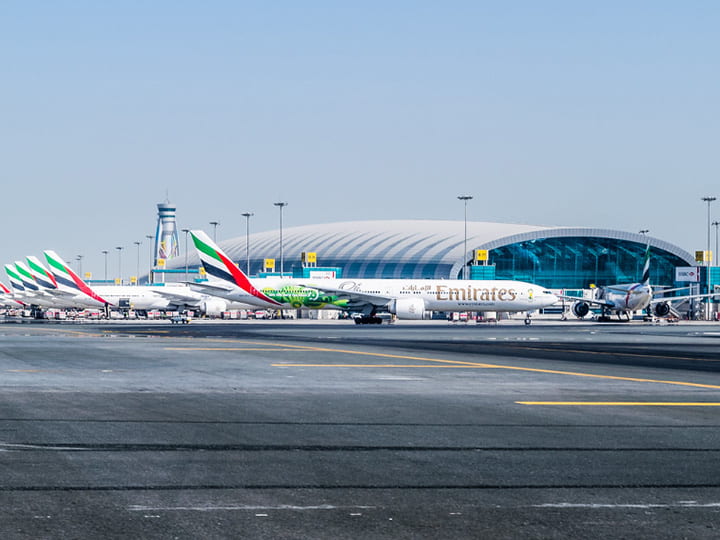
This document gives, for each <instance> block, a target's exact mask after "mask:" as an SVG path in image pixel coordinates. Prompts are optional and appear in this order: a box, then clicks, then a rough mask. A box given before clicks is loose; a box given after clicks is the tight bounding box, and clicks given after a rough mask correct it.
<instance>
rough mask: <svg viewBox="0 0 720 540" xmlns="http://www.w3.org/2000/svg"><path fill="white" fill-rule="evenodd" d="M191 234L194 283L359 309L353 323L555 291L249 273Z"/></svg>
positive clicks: (230, 294)
mask: <svg viewBox="0 0 720 540" xmlns="http://www.w3.org/2000/svg"><path fill="white" fill-rule="evenodd" d="M190 234H191V236H192V239H193V243H194V245H195V249H196V250H197V252H198V254H199V256H200V260H201V262H202V264H203V267H204V268H205V271H206V272H207V275H208V276H209V281H208V282H207V283H192V284H191V285H190V286H191V287H192V288H195V289H198V290H202V291H204V292H207V293H209V294H213V295H217V296H220V297H222V298H227V299H231V300H236V301H239V302H245V303H251V304H254V305H256V306H258V307H261V308H271V309H290V308H300V307H306V308H310V309H340V310H344V311H349V312H354V313H361V314H362V316H361V317H358V318H356V319H355V322H356V323H357V324H379V323H380V322H382V319H381V318H380V317H378V316H377V313H378V312H389V313H391V314H393V315H395V316H397V318H399V319H411V320H419V319H423V318H425V317H426V314H427V313H428V312H430V311H446V312H448V311H477V312H484V311H495V312H522V311H524V312H527V315H526V318H525V324H530V322H531V320H530V313H531V312H533V311H535V310H537V309H541V308H544V307H547V306H550V305H552V304H554V303H555V302H556V301H557V297H556V296H555V295H554V294H553V293H551V292H550V291H547V290H545V289H544V288H543V287H540V286H539V285H533V284H532V283H525V282H522V281H511V280H483V281H476V280H438V279H434V280H433V279H322V280H320V281H321V282H320V281H318V282H311V281H309V280H305V279H300V280H299V279H291V278H282V277H267V278H257V279H252V280H251V279H250V278H249V277H248V276H247V275H245V273H244V272H243V271H242V270H240V268H238V266H237V265H235V264H234V263H233V262H232V261H231V260H230V258H229V257H228V256H227V254H225V252H223V251H222V249H220V247H219V246H218V245H217V244H216V243H215V242H213V241H212V240H211V239H210V237H209V236H208V235H207V234H206V233H205V232H203V231H200V230H194V231H190Z"/></svg>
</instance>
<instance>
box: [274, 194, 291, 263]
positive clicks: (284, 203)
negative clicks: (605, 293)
mask: <svg viewBox="0 0 720 540" xmlns="http://www.w3.org/2000/svg"><path fill="white" fill-rule="evenodd" d="M287 204H288V203H286V202H276V203H273V205H275V206H277V207H278V208H280V277H282V275H283V270H284V268H283V237H282V232H283V231H282V229H283V224H282V216H283V208H285V207H286V206H287Z"/></svg>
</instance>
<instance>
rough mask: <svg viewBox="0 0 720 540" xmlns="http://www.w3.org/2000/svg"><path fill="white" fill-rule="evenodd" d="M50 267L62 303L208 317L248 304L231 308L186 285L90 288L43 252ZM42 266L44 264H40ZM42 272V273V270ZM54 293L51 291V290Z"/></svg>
mask: <svg viewBox="0 0 720 540" xmlns="http://www.w3.org/2000/svg"><path fill="white" fill-rule="evenodd" d="M43 253H44V255H45V259H46V260H47V262H48V265H49V266H50V272H49V274H50V275H51V276H52V277H53V278H54V282H55V283H56V284H57V291H58V294H62V295H63V297H64V299H63V302H67V301H68V299H67V296H68V295H69V296H70V301H71V302H73V303H74V305H76V306H84V307H95V308H103V309H105V310H106V311H107V310H110V309H135V310H140V311H148V310H158V311H168V310H170V311H177V310H182V309H186V308H190V309H198V310H199V311H201V312H202V313H204V314H206V315H220V314H221V313H222V312H223V311H227V310H228V309H244V308H247V307H249V306H247V305H240V306H237V305H229V303H228V302H227V301H225V300H222V299H219V298H216V297H214V296H210V295H208V294H202V293H199V292H197V291H194V290H192V289H191V288H190V287H188V286H187V285H185V284H181V283H178V284H165V285H164V286H148V287H146V286H139V285H95V286H92V287H91V286H90V285H88V284H87V283H86V282H85V281H84V280H83V279H82V278H81V277H80V276H78V275H77V274H76V273H75V272H74V271H73V270H72V268H70V266H69V265H68V264H67V263H66V262H65V261H64V260H63V259H62V258H61V257H60V256H59V255H58V254H57V253H55V252H54V251H52V250H46V251H44V252H43ZM40 267H42V265H40ZM41 271H42V270H41ZM51 292H52V291H51Z"/></svg>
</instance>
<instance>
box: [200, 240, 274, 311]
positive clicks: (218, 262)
mask: <svg viewBox="0 0 720 540" xmlns="http://www.w3.org/2000/svg"><path fill="white" fill-rule="evenodd" d="M190 235H191V236H192V240H193V244H194V245H195V249H196V250H197V252H198V256H199V257H200V261H201V262H202V265H203V267H204V268H205V271H206V272H207V274H208V276H210V277H211V278H213V279H215V280H216V281H221V282H223V283H226V284H229V285H231V286H234V287H239V288H240V289H242V290H243V291H245V292H247V293H249V294H251V295H253V296H254V297H256V298H259V299H260V300H264V301H266V302H269V303H271V304H275V305H280V303H279V302H276V301H275V300H273V299H272V298H270V297H269V296H267V295H265V294H264V293H262V292H260V291H259V290H258V289H256V288H255V286H254V285H253V284H252V283H250V279H249V278H248V277H247V276H246V275H245V272H243V271H242V270H240V268H238V267H237V265H236V264H235V263H233V262H232V261H231V260H230V257H228V256H227V255H226V254H225V252H224V251H223V250H222V249H220V246H218V245H217V244H216V243H215V242H213V241H212V240H211V239H210V237H209V236H208V235H207V234H205V232H204V231H200V230H198V231H190Z"/></svg>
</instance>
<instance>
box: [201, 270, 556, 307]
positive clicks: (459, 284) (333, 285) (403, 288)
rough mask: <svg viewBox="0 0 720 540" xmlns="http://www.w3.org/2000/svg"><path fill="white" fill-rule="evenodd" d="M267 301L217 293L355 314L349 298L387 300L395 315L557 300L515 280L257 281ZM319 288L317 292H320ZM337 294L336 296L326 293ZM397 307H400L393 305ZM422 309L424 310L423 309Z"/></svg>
mask: <svg viewBox="0 0 720 540" xmlns="http://www.w3.org/2000/svg"><path fill="white" fill-rule="evenodd" d="M250 281H251V283H252V285H253V286H254V287H255V288H256V289H257V291H259V292H260V293H261V294H262V296H263V297H264V298H263V297H259V296H258V295H253V294H251V293H249V292H247V291H245V290H243V289H240V288H234V289H229V290H227V291H222V290H217V291H216V292H214V293H213V294H217V295H218V296H221V297H223V298H227V299H231V300H235V301H238V302H245V303H250V304H253V305H256V306H258V307H263V308H274V309H287V308H301V307H307V308H311V309H349V310H352V303H351V301H349V300H348V298H347V297H346V296H345V295H343V291H347V292H348V293H358V294H361V295H366V296H367V297H372V296H377V297H385V298H389V299H390V300H387V301H386V305H387V307H388V308H389V309H390V310H391V311H392V310H394V309H397V308H398V306H399V305H406V306H411V305H413V302H412V301H413V300H415V301H416V302H415V303H414V304H415V306H416V308H419V309H422V310H424V311H504V312H515V311H533V310H536V309H540V308H543V307H547V306H549V305H551V304H553V303H555V301H556V300H557V298H556V297H555V296H554V295H553V294H552V293H550V292H549V291H545V290H544V289H542V288H541V287H539V286H537V285H533V284H531V283H525V282H520V281H510V280H430V279H428V280H420V279H322V280H320V281H317V280H315V281H313V280H308V279H283V278H273V277H270V278H256V279H252V280H250ZM315 287H317V288H315ZM322 289H325V291H328V290H329V291H331V292H325V291H323V290H322ZM393 304H394V305H393ZM420 304H421V305H420Z"/></svg>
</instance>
